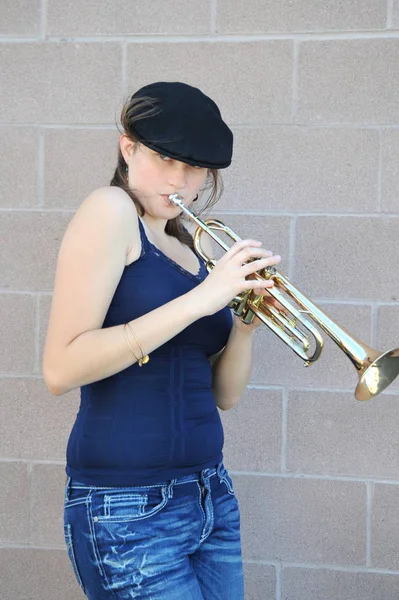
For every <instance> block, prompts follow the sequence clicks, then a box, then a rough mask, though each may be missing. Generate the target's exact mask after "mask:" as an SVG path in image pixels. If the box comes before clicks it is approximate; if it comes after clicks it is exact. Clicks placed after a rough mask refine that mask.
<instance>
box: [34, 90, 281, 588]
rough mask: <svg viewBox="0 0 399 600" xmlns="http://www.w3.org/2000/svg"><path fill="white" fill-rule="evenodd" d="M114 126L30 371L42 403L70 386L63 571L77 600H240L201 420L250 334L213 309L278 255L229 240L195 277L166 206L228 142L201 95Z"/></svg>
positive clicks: (158, 97) (219, 472)
mask: <svg viewBox="0 0 399 600" xmlns="http://www.w3.org/2000/svg"><path fill="white" fill-rule="evenodd" d="M121 121H122V125H123V132H122V134H121V136H120V146H119V156H118V164H117V168H116V171H115V174H114V177H113V179H112V181H111V185H110V186H109V187H104V188H100V189H96V190H95V191H94V192H93V193H92V194H90V195H89V196H88V197H87V198H86V199H85V200H84V202H83V203H82V205H81V206H80V207H79V209H78V210H77V212H76V214H75V215H74V217H73V219H72V220H71V223H70V224H69V227H68V229H67V231H66V233H65V236H64V238H63V241H62V244H61V248H60V252H59V256H58V264H57V271H56V277H55V287H54V294H53V302H52V308H51V314H50V320H49V328H48V334H47V340H46V346H45V351H44V358H43V374H44V378H45V381H46V384H47V386H48V389H49V390H50V391H51V393H53V394H55V395H61V394H64V393H66V392H68V391H70V390H73V389H75V388H78V387H80V388H81V403H80V408H79V412H78V414H77V417H76V421H75V423H74V426H73V429H72V432H71V435H70V438H69V442H68V448H67V466H66V473H67V483H66V488H65V511H64V518H65V520H64V532H65V540H66V544H67V548H68V553H69V558H70V560H71V563H72V567H73V569H74V572H75V575H76V578H77V580H78V582H79V584H80V586H81V588H82V589H83V590H84V592H85V594H86V596H87V597H88V598H89V599H90V600H105V599H118V600H119V599H120V600H122V599H127V598H129V599H130V598H140V599H151V600H210V599H214V600H242V599H243V597H244V592H243V576H242V560H241V545H240V528H239V509H238V505H237V499H236V497H235V495H234V491H233V488H232V482H231V479H230V477H229V475H228V472H227V471H226V469H225V467H224V466H223V463H222V446H223V431H222V426H221V421H220V417H219V413H218V410H217V407H218V408H220V409H222V410H227V409H229V408H232V407H233V406H234V405H235V404H236V403H237V401H238V399H239V397H240V395H241V394H242V392H243V390H244V389H245V386H246V384H247V382H248V377H249V372H250V366H251V365H250V363H251V345H252V339H253V333H254V330H255V329H256V327H257V323H256V322H255V323H254V324H253V325H245V324H243V323H242V322H241V321H240V319H238V318H236V317H234V316H232V314H231V311H230V309H229V308H227V305H228V303H229V302H230V300H231V299H232V298H233V297H235V296H236V295H237V294H238V293H240V292H242V291H243V290H248V289H251V287H253V286H254V284H253V282H252V283H251V281H250V280H249V279H248V278H250V277H251V275H252V274H253V273H254V272H255V271H257V270H259V269H261V268H264V267H266V266H271V265H274V264H276V263H278V262H279V260H280V257H278V256H273V255H272V253H271V252H269V251H267V250H265V249H263V248H262V245H261V243H260V242H258V241H255V240H244V241H242V242H237V243H235V244H234V245H233V246H232V248H231V249H230V250H229V251H228V252H226V253H225V255H224V256H223V257H222V258H221V259H220V260H219V261H218V262H217V264H216V266H215V267H214V269H213V270H212V271H211V273H210V274H207V271H206V268H205V265H204V264H203V263H202V262H201V260H200V259H199V258H197V256H196V254H195V253H194V252H193V247H192V237H191V235H190V234H189V233H188V231H187V229H186V227H187V228H189V227H190V225H189V224H188V223H187V225H186V227H184V226H183V223H182V217H181V214H180V213H181V209H179V208H176V207H175V206H173V205H171V204H170V203H169V201H168V196H169V195H170V194H171V193H177V194H179V195H180V196H181V197H182V198H183V200H184V202H185V204H186V205H190V204H191V203H192V202H194V201H195V200H196V199H197V197H198V195H199V194H201V193H202V192H203V191H204V189H207V188H208V187H209V184H210V183H211V185H212V193H211V202H214V201H215V199H216V198H217V196H218V183H219V171H218V170H219V169H222V168H225V167H227V166H229V164H230V162H231V155H232V142H233V136H232V133H231V131H230V129H229V128H228V127H227V125H226V124H225V123H224V121H223V120H222V117H221V114H220V111H219V109H218V107H217V105H216V104H215V103H214V102H213V101H212V100H211V99H210V98H209V97H207V96H206V95H204V94H203V93H202V92H201V91H200V90H199V89H197V88H195V87H191V86H189V85H186V84H183V83H178V82H175V83H167V82H159V83H154V84H151V85H148V86H146V87H144V88H142V89H140V90H139V91H138V92H136V93H135V94H134V95H133V96H132V97H131V98H130V99H129V100H128V102H127V103H126V105H125V106H124V108H123V110H122V116H121ZM250 259H252V260H251V261H250ZM248 261H250V262H248ZM272 285H273V283H272V282H267V281H264V282H261V283H257V284H256V289H257V291H258V292H259V293H264V294H267V288H269V287H271V286H272Z"/></svg>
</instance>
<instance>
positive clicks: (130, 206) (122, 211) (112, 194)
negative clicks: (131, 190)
mask: <svg viewBox="0 0 399 600" xmlns="http://www.w3.org/2000/svg"><path fill="white" fill-rule="evenodd" d="M86 210H88V211H93V212H97V213H100V212H103V211H105V212H107V213H108V214H109V213H114V214H115V216H116V217H124V218H126V217H128V216H131V217H135V218H136V219H137V210H136V206H135V204H134V202H133V200H132V199H131V197H130V196H129V194H127V193H126V192H125V191H124V190H123V189H122V188H119V187H117V186H104V187H100V188H96V189H95V190H93V191H92V192H91V193H90V194H89V195H88V196H87V197H86V198H85V199H84V200H83V202H82V203H81V205H80V206H79V209H78V212H79V211H86Z"/></svg>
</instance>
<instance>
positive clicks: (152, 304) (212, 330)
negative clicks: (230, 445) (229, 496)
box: [66, 219, 232, 487]
mask: <svg viewBox="0 0 399 600" xmlns="http://www.w3.org/2000/svg"><path fill="white" fill-rule="evenodd" d="M139 226H140V236H141V255H140V257H139V258H138V259H137V260H136V261H135V262H133V263H131V264H130V265H127V266H126V267H125V269H124V271H123V273H122V276H121V279H120V281H119V283H118V286H117V288H116V290H115V294H114V296H113V298H112V301H111V303H110V306H109V309H108V312H107V314H106V317H105V319H104V323H103V325H102V327H103V328H106V327H113V326H115V325H121V324H123V323H126V322H127V321H131V320H133V319H137V318H138V317H140V316H142V315H144V314H146V313H148V312H150V311H152V310H154V309H156V308H158V307H160V306H162V305H163V304H166V303H167V302H170V301H171V300H174V299H175V298H177V297H179V296H181V295H183V294H185V293H187V292H189V291H190V290H192V289H193V288H194V287H195V286H197V285H198V284H200V283H201V282H202V281H203V280H204V279H205V277H206V276H207V271H206V268H205V265H204V264H203V262H202V261H201V260H200V259H199V271H198V273H197V274H196V275H193V274H192V273H190V272H188V271H186V270H185V269H184V268H183V267H181V266H180V265H178V264H177V263H175V262H174V261H173V260H171V259H170V258H169V257H167V256H166V255H165V254H163V253H162V252H161V251H160V250H158V248H156V247H155V246H154V245H153V244H152V243H151V242H150V241H149V240H148V238H147V237H146V234H145V231H144V227H143V224H142V222H141V221H140V219H139ZM154 282H156V286H155V285H154ZM231 326H232V316H231V312H230V309H228V308H227V307H226V308H224V309H223V310H221V311H219V312H217V313H215V314H214V315H211V316H209V317H203V318H201V319H199V320H197V321H195V322H194V323H192V324H191V325H189V326H188V327H187V328H186V329H184V330H183V331H181V332H180V333H179V334H178V335H176V336H175V337H173V338H172V339H171V340H169V341H168V342H166V343H165V344H163V345H162V346H160V347H159V348H157V349H156V350H155V351H154V352H152V353H151V355H150V362H149V363H147V364H146V365H144V366H142V367H139V365H138V364H137V363H136V364H134V365H131V366H130V367H128V368H127V369H124V370H123V371H120V372H119V373H116V374H115V375H112V376H110V377H107V378H105V379H102V380H100V381H97V382H94V383H91V384H88V385H84V386H82V387H81V393H80V407H79V412H78V414H77V416H76V420H75V423H74V425H73V428H72V431H71V434H70V437H69V440H68V446H67V466H66V473H67V474H68V475H69V476H70V477H72V478H75V479H77V480H79V481H82V482H84V483H86V484H92V485H98V486H116V487H119V486H134V485H146V484H153V483H159V482H161V481H165V480H169V479H174V478H176V477H180V476H184V475H188V474H190V473H193V472H196V471H200V470H202V469H206V468H210V467H212V466H214V465H216V464H217V463H218V462H220V461H221V460H222V447H223V429H222V424H221V420H220V416H219V413H218V410H217V408H216V404H215V399H214V396H213V394H212V373H211V366H210V362H209V357H210V356H212V355H213V354H215V353H217V352H219V350H221V349H222V348H223V347H224V346H225V345H226V343H227V339H228V336H229V333H230V331H231Z"/></svg>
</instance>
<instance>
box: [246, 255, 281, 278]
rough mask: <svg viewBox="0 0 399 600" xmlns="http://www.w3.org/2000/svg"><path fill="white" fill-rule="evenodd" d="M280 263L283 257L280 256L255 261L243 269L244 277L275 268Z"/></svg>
mask: <svg viewBox="0 0 399 600" xmlns="http://www.w3.org/2000/svg"><path fill="white" fill-rule="evenodd" d="M280 261H281V256H278V255H277V256H269V257H267V258H260V259H258V260H253V261H251V262H249V263H246V264H245V265H243V266H242V267H241V269H242V273H243V274H244V277H248V275H252V273H256V272H257V271H260V270H261V269H265V268H266V267H273V266H274V265H277V264H278V263H279V262H280Z"/></svg>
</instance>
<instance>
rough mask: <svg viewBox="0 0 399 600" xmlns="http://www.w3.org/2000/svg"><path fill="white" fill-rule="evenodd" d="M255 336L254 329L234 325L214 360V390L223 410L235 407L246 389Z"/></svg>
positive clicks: (219, 406)
mask: <svg viewBox="0 0 399 600" xmlns="http://www.w3.org/2000/svg"><path fill="white" fill-rule="evenodd" d="M236 318H237V317H236ZM253 337H254V330H253V329H250V328H249V327H248V330H244V329H240V328H237V327H235V325H233V328H232V330H231V333H230V336H229V339H228V342H227V344H226V346H225V348H224V349H223V352H221V353H220V354H219V355H218V356H217V357H215V359H214V361H213V365H212V390H213V394H214V396H215V400H216V405H217V407H218V408H220V409H221V410H229V409H230V408H233V407H234V406H235V405H236V404H237V403H238V401H239V400H240V398H241V395H242V394H243V393H244V391H245V388H246V386H247V384H248V381H249V377H250V374H251V366H252V346H253Z"/></svg>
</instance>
